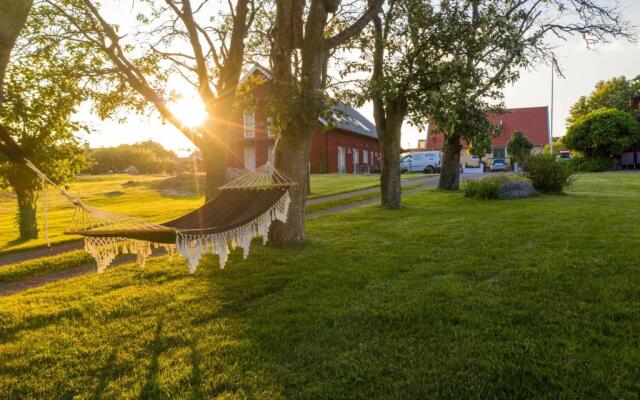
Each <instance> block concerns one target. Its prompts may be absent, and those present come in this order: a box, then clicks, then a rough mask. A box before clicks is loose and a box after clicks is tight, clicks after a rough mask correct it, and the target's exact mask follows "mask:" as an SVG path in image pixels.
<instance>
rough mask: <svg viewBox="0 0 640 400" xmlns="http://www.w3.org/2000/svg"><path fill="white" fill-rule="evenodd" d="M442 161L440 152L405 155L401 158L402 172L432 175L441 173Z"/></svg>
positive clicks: (420, 152)
mask: <svg viewBox="0 0 640 400" xmlns="http://www.w3.org/2000/svg"><path fill="white" fill-rule="evenodd" d="M441 163H442V160H441V159H440V152H439V151H419V152H414V153H407V154H403V155H402V156H401V157H400V170H401V171H402V172H424V173H427V174H431V173H434V172H440V167H441Z"/></svg>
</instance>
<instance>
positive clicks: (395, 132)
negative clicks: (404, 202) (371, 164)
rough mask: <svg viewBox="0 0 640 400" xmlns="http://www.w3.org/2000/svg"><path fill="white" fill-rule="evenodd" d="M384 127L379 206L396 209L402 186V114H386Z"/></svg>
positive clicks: (399, 200)
mask: <svg viewBox="0 0 640 400" xmlns="http://www.w3.org/2000/svg"><path fill="white" fill-rule="evenodd" d="M387 116H388V117H390V118H388V119H387V124H386V129H385V132H384V134H383V135H381V137H382V138H383V139H382V140H381V145H382V146H381V147H382V151H381V153H382V160H381V163H380V199H381V206H382V207H383V208H388V209H398V208H400V205H401V196H402V186H401V185H400V149H401V146H400V141H401V135H402V121H403V119H404V114H403V115H402V116H397V115H393V116H390V115H389V114H387Z"/></svg>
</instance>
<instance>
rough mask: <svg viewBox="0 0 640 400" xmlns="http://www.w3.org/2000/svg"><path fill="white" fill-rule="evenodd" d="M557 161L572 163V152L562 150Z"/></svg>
mask: <svg viewBox="0 0 640 400" xmlns="http://www.w3.org/2000/svg"><path fill="white" fill-rule="evenodd" d="M556 160H558V161H570V160H573V157H572V156H571V152H570V151H569V150H562V151H561V152H560V153H559V154H558V155H557V156H556Z"/></svg>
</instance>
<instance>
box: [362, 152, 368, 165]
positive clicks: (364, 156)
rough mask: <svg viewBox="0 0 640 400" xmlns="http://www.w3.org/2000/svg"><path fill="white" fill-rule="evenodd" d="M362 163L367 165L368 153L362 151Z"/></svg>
mask: <svg viewBox="0 0 640 400" xmlns="http://www.w3.org/2000/svg"><path fill="white" fill-rule="evenodd" d="M362 163H363V164H369V151H367V150H362Z"/></svg>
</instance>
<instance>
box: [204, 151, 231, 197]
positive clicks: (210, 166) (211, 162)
mask: <svg viewBox="0 0 640 400" xmlns="http://www.w3.org/2000/svg"><path fill="white" fill-rule="evenodd" d="M206 142H208V141H206ZM206 142H205V143H204V144H202V145H201V146H199V148H200V151H201V152H202V168H203V169H204V172H205V174H206V177H205V188H204V200H205V202H207V201H209V200H212V199H213V198H215V197H216V196H217V195H218V193H219V192H220V189H219V187H220V186H222V185H224V184H225V182H226V181H227V154H226V151H225V150H224V149H223V148H222V147H221V146H216V145H214V144H211V143H209V144H206Z"/></svg>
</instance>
